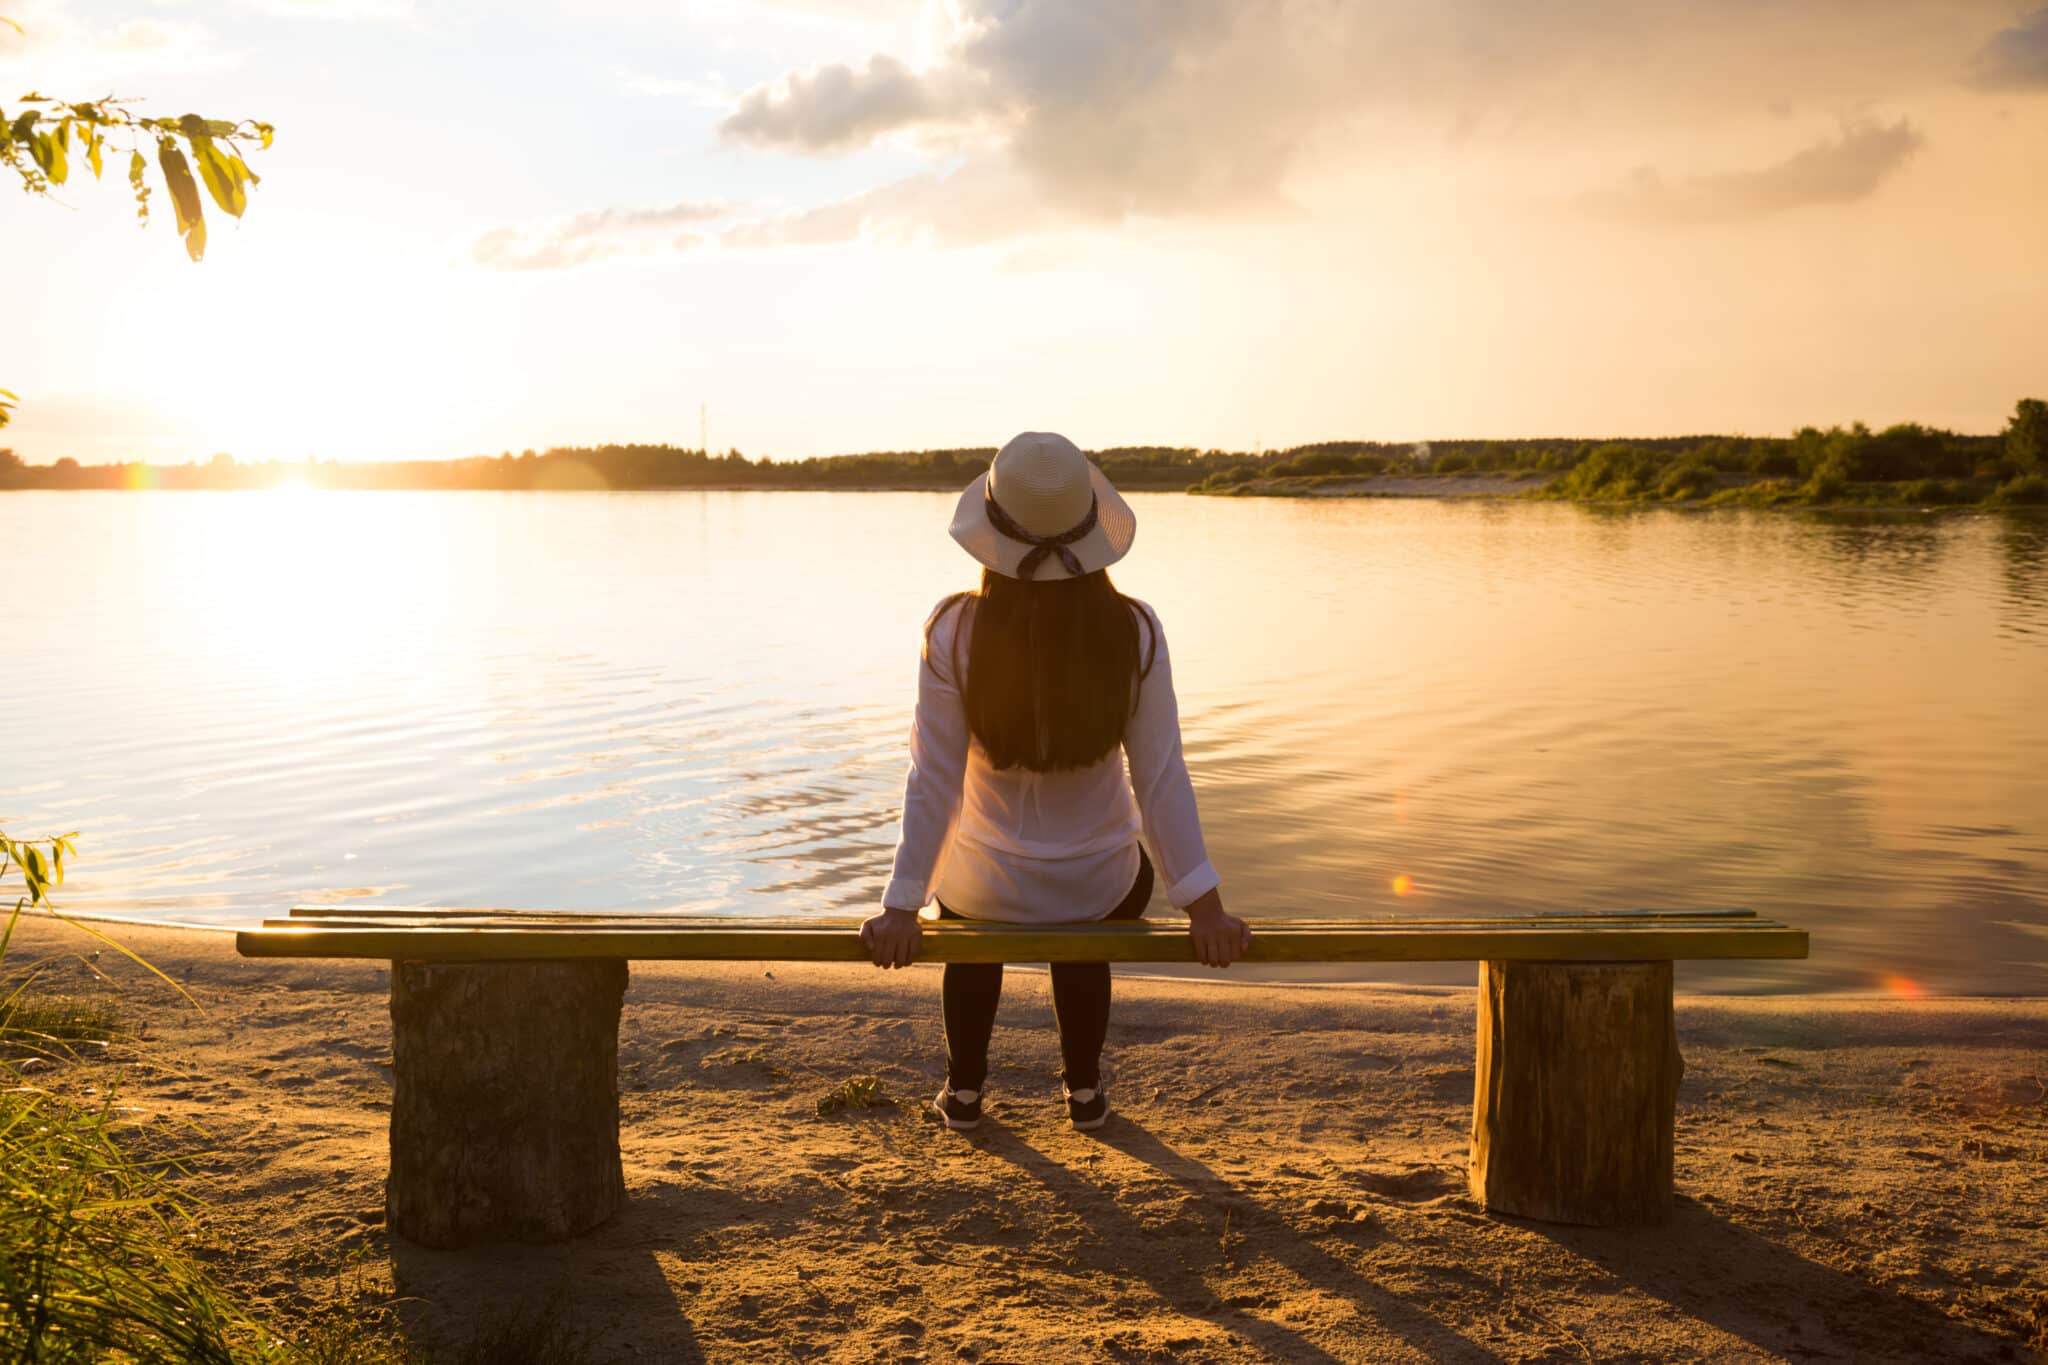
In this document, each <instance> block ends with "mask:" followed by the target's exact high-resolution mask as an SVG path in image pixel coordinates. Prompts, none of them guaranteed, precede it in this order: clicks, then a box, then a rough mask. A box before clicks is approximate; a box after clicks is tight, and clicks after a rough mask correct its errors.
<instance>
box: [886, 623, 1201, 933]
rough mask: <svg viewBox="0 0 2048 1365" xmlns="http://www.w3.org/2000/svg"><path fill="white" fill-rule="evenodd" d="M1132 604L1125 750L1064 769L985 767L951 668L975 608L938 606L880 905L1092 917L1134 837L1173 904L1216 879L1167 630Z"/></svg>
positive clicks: (1044, 917) (921, 670)
mask: <svg viewBox="0 0 2048 1365" xmlns="http://www.w3.org/2000/svg"><path fill="white" fill-rule="evenodd" d="M1137 605H1138V606H1139V608H1140V609H1141V610H1142V611H1143V612H1144V613H1145V617H1146V620H1147V623H1148V624H1149V626H1150V635H1151V641H1150V643H1151V645H1152V650H1151V654H1152V667H1151V671H1150V672H1149V673H1147V674H1146V675H1145V678H1144V681H1143V682H1142V683H1141V684H1140V685H1139V688H1138V705H1137V710H1136V711H1135V713H1133V715H1132V716H1131V719H1130V723H1129V725H1128V726H1127V728H1126V730H1125V732H1124V742H1123V746H1122V747H1121V748H1120V749H1112V750H1111V751H1110V752H1109V753H1108V754H1107V755H1105V756H1104V757H1103V758H1102V759H1101V760H1100V761H1098V762H1096V763H1094V764H1092V765H1091V766H1089V767H1086V768H1078V769H1071V770H1067V771H1063V772H1049V773H1040V772H1032V771H1030V770H1029V769H1026V768H1023V767H1011V768H1006V769H997V768H994V767H991V766H990V764H989V761H988V754H987V752H986V751H985V750H983V748H982V747H981V744H980V742H979V741H977V740H976V739H975V738H974V737H973V735H972V733H971V732H970V730H969V729H968V725H967V711H966V707H965V705H964V704H963V703H962V701H961V695H960V680H959V679H958V678H955V677H954V676H953V669H954V661H955V659H956V658H957V659H958V660H959V661H960V663H961V665H962V667H964V666H965V663H966V659H967V657H968V648H967V646H968V641H967V639H966V638H965V637H962V638H960V639H959V640H958V642H957V643H958V648H957V649H956V648H955V643H956V642H955V635H956V633H958V632H960V631H962V630H968V631H970V632H971V630H972V613H971V612H970V611H968V610H965V609H958V610H953V611H947V612H943V613H942V614H941V615H940V616H939V618H938V619H937V620H936V621H935V622H933V623H932V625H931V631H930V639H929V645H928V647H927V648H926V650H925V652H924V657H923V658H922V660H921V661H920V663H919V667H918V685H917V712H916V715H915V718H914V719H913V721H912V723H911V730H910V774H909V777H908V778H907V780H906V781H905V783H904V789H903V836H902V839H901V840H900V842H898V844H897V845H896V864H895V869H894V873H893V875H892V876H891V878H890V881H889V885H888V888H887V889H886V890H885V891H884V892H883V893H882V904H883V905H885V906H889V907H892V908H894V909H899V910H918V909H921V908H923V907H924V906H925V905H926V904H928V903H929V902H930V901H931V900H932V899H933V898H934V897H937V898H939V899H941V900H943V901H944V902H945V903H946V905H947V906H948V907H949V908H951V909H953V910H955V911H957V912H958V913H960V914H962V915H965V916H967V917H968V918H970V919H989V920H1011V921H1016V922H1021V923H1058V922H1062V921H1074V920H1093V919H1101V918H1102V917H1103V916H1104V915H1106V914H1108V913H1109V912H1110V911H1111V910H1113V909H1115V908H1116V905H1117V903H1118V902H1119V901H1121V900H1122V899H1123V898H1124V896H1125V894H1126V893H1127V892H1128V891H1129V890H1130V887H1131V883H1132V881H1133V880H1134V879H1135V878H1136V876H1137V872H1138V843H1137V840H1138V836H1139V834H1140V832H1141V831H1142V833H1143V835H1144V838H1145V842H1146V843H1147V844H1148V845H1150V847H1151V849H1152V860H1153V862H1154V864H1155V865H1156V866H1157V868H1158V870H1159V873H1160V879H1161V881H1162V882H1163V884H1164V885H1165V887H1166V898H1167V899H1168V900H1169V901H1171V902H1172V903H1173V904H1174V905H1175V906H1176V907H1185V906H1187V905H1189V904H1190V903H1192V902H1193V901H1195V900H1196V899H1198V898H1199V897H1201V896H1202V895H1204V894H1206V893H1207V892H1209V891H1210V890H1212V889H1214V888H1215V887H1216V885H1217V884H1218V880H1219V879H1218V877H1217V875H1216V869H1215V868H1214V867H1212V866H1210V864H1209V857H1208V854H1207V852H1206V851H1205V850H1204V848H1203V846H1202V822H1201V817H1200V815H1199V814H1198V813H1197V812H1196V809H1195V789H1194V785H1193V783H1192V782H1190V781H1189V779H1188V766H1187V762H1186V760H1185V759H1184V758H1183V757H1182V756H1181V744H1180V712H1179V708H1178V707H1177V706H1176V704H1175V702H1174V695H1173V667H1172V664H1171V662H1170V661H1169V659H1168V657H1167V652H1166V633H1165V631H1164V630H1163V629H1162V628H1161V627H1160V624H1159V617H1158V614H1157V613H1156V612H1154V611H1153V610H1152V608H1151V607H1149V606H1147V605H1145V604H1144V603H1142V602H1140V603H1138V604H1137ZM1142 652H1143V651H1141V653H1142ZM1127 756H1128V758H1129V768H1128V771H1127V770H1126V768H1125V759H1126V757H1127Z"/></svg>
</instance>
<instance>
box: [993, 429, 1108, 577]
mask: <svg viewBox="0 0 2048 1365" xmlns="http://www.w3.org/2000/svg"><path fill="white" fill-rule="evenodd" d="M952 531H953V539H955V540H957V541H959V542H960V544H961V546H962V547H963V548H964V549H965V550H966V551H967V553H969V554H971V555H973V556H974V557H975V558H976V559H978V560H980V561H981V562H982V563H983V564H986V565H987V566H988V567H989V568H991V569H994V570H995V571H996V572H997V573H999V574H1002V575H1003V576H1004V577H1006V578H1036V579H1053V578H1077V577H1079V576H1080V575H1082V574H1086V573H1094V572H1095V571H1096V570H1097V569H1106V568H1108V567H1109V566H1110V565H1112V564H1114V563H1116V562H1117V561H1118V560H1119V559H1122V558H1123V557H1124V554H1125V553H1126V552H1127V551H1128V550H1129V549H1130V548H1131V542H1132V541H1133V540H1135V539H1137V536H1138V518H1137V517H1136V516H1135V515H1134V514H1133V513H1132V511H1131V507H1130V504H1129V503H1127V502H1125V501H1124V500H1123V499H1122V498H1121V497H1119V496H1117V491H1116V489H1114V488H1112V487H1110V483H1109V480H1108V479H1106V478H1104V477H1103V474H1102V471H1101V470H1100V469H1097V468H1096V467H1095V464H1094V462H1093V461H1091V460H1090V459H1089V458H1088V457H1087V456H1086V455H1083V454H1082V453H1081V449H1080V447H1079V446H1077V445H1075V444H1074V443H1073V442H1072V441H1069V440H1068V439H1067V438H1066V437H1064V436H1058V435H1055V434H1053V433H1052V432H1049V431H1027V432H1025V433H1023V434H1022V435H1021V436H1017V437H1014V438H1012V440H1011V441H1010V443H1009V444H1008V445H1006V446H1004V447H1003V448H1002V449H1001V450H999V451H997V452H996V458H995V461H994V463H992V464H991V465H989V467H988V472H987V473H986V474H983V475H982V476H981V477H980V478H978V479H976V480H975V481H974V482H973V483H971V484H969V485H968V486H967V491H966V492H964V493H962V494H961V495H960V503H959V505H958V506H957V507H955V508H954V509H953V527H952Z"/></svg>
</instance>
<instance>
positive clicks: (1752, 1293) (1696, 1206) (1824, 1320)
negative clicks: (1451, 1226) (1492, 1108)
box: [1501, 1195, 2028, 1362]
mask: <svg viewBox="0 0 2048 1365" xmlns="http://www.w3.org/2000/svg"><path fill="white" fill-rule="evenodd" d="M1501 1221H1502V1222H1503V1223H1506V1224H1508V1225H1509V1226H1513V1227H1520V1228H1526V1229H1528V1230H1529V1231H1531V1232H1534V1233H1538V1234H1540V1235H1542V1236H1544V1237H1547V1238H1549V1239H1550V1240H1551V1241H1553V1242H1555V1243H1556V1244H1557V1245H1559V1246H1560V1247H1563V1248H1565V1249H1567V1250H1569V1251H1572V1252H1575V1253H1577V1254H1578V1255H1579V1256H1581V1257H1583V1258H1584V1259H1585V1260H1586V1261H1588V1262H1589V1263H1590V1265H1589V1266H1588V1269H1589V1271H1591V1272H1593V1275H1592V1276H1589V1278H1599V1272H1605V1277H1611V1281H1612V1283H1611V1285H1609V1286H1607V1287H1610V1288H1621V1287H1623V1286H1626V1287H1629V1288H1633V1289H1635V1290H1637V1291H1638V1292H1640V1293H1642V1294H1645V1295H1648V1296H1649V1297H1650V1298H1653V1299H1656V1300H1658V1301H1660V1302H1662V1303H1664V1304H1667V1305H1668V1306H1669V1307H1670V1308H1671V1309H1672V1310H1673V1311H1674V1312H1677V1313H1680V1314H1683V1315H1684V1316H1686V1317H1689V1318H1694V1319H1696V1320H1698V1321H1700V1322H1703V1323H1706V1324H1708V1325H1709V1326H1712V1327H1715V1328H1718V1329H1719V1330H1721V1331H1723V1332H1726V1333H1728V1334H1729V1335H1730V1336H1733V1337H1737V1338H1739V1339H1741V1340H1743V1341H1745V1342H1747V1343H1749V1344H1750V1345H1751V1346H1753V1347H1755V1348H1756V1349H1757V1350H1758V1351H1760V1352H1764V1353H1767V1354H1769V1355H1771V1356H1773V1357H1781V1358H1784V1359H1787V1360H1811V1359H1827V1360H1859V1361H1863V1360H1894V1361H1915V1362H1917V1361H1931V1360H1942V1361H2009V1360H2021V1359H2026V1358H2028V1356H2027V1352H2026V1351H2025V1349H2024V1348H2022V1347H2021V1346H2020V1345H2019V1343H2018V1342H2016V1341H2013V1340H2011V1339H2009V1338H2006V1337H2001V1336H1998V1335H1996V1334H1993V1333H1990V1332H1986V1331H1984V1330H1983V1329H1982V1328H1979V1327H1975V1326H1972V1325H1970V1324H1968V1323H1965V1322H1959V1321H1957V1320H1956V1319H1954V1318H1951V1317H1949V1316H1948V1315H1947V1314H1945V1313H1943V1312H1942V1311H1941V1309H1940V1308H1938V1307H1937V1306H1936V1305H1934V1304H1932V1303H1929V1302H1927V1301H1926V1300H1923V1299H1918V1298H1914V1297H1912V1296H1911V1295H1908V1294H1902V1293H1899V1292H1898V1291H1896V1290H1892V1289H1886V1288H1884V1287H1883V1286H1881V1285H1875V1284H1872V1283H1870V1282H1869V1281H1867V1280H1863V1279H1859V1278H1857V1277H1856V1276H1854V1275H1850V1274H1846V1273H1844V1272H1843V1271H1840V1270H1836V1269H1834V1268H1833V1267H1831V1266H1827V1265H1823V1264H1821V1263H1820V1262H1818V1261H1814V1260H1809V1259H1808V1258H1807V1257H1805V1256H1802V1255H1800V1254H1799V1253H1798V1252H1797V1251H1794V1250H1792V1249H1791V1248H1790V1247H1787V1246H1785V1245H1783V1244H1782V1243H1779V1242H1775V1241H1772V1240H1771V1239H1770V1238H1769V1237H1766V1236H1764V1235H1762V1234H1760V1233H1757V1232H1753V1231H1751V1230H1750V1229H1748V1228H1745V1227H1742V1226H1740V1225H1738V1224H1736V1223H1733V1222H1730V1221H1729V1220H1728V1219H1726V1218H1723V1217H1722V1216H1720V1215H1719V1214H1717V1213H1715V1212H1714V1211H1713V1210H1711V1209H1709V1208H1708V1207H1707V1206H1705V1205H1703V1204H1700V1203H1698V1202H1696V1201H1694V1200H1692V1199H1690V1198H1687V1197H1686V1196H1684V1195H1680V1196H1679V1200H1678V1204H1677V1207H1676V1208H1674V1209H1673V1210H1672V1214H1671V1218H1670V1220H1669V1221H1668V1222H1666V1223H1664V1224H1661V1225H1660V1226H1657V1227H1652V1228H1580V1227H1569V1226H1565V1225H1562V1224H1555V1223H1537V1222H1532V1221H1530V1220H1527V1219H1521V1218H1503V1219H1502V1220H1501Z"/></svg>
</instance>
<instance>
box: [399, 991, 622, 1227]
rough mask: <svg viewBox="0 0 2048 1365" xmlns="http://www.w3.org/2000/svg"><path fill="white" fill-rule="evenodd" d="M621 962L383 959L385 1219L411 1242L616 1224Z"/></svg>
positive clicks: (618, 1204)
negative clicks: (386, 1003) (387, 985)
mask: <svg viewBox="0 0 2048 1365" xmlns="http://www.w3.org/2000/svg"><path fill="white" fill-rule="evenodd" d="M625 991H626V964H625V963H624V962H623V961H620V960H618V959H596V960H592V961H584V962H477V963H471V962H394V963H392V964H391V1060H392V1072H393V1077H392V1081H393V1084H392V1097H391V1176H390V1183H389V1184H388V1186H387V1187H386V1191H385V1200H384V1207H385V1217H386V1219H387V1221H388V1223H389V1225H390V1228H391V1230H392V1231H393V1232H395V1233H398V1234H399V1235H400V1236H403V1237H406V1238H408V1239H410V1240H412V1241H414V1242H417V1243H419V1244H420V1245H422V1246H429V1247H460V1246H470V1245H474V1244H476V1243H480V1242H559V1241H563V1240H566V1239H568V1238H570V1237H574V1236H575V1235H576V1234H578V1233H580V1232H585V1231H588V1230H589V1229H591V1228H594V1227H596V1226H597V1225H598V1224H600V1223H602V1222H604V1221H605V1220H606V1219H608V1218H610V1217H612V1216H613V1215H614V1214H616V1213H617V1212H618V1211H619V1209H620V1208H621V1207H622V1206H623V1205H624V1203H625V1198H626V1183H625V1175H624V1172H623V1171H622V1169H621V1167H620V1164H619V1088H618V1067H619V1005H620V1002H621V1000H622V999H623V997H624V995H625Z"/></svg>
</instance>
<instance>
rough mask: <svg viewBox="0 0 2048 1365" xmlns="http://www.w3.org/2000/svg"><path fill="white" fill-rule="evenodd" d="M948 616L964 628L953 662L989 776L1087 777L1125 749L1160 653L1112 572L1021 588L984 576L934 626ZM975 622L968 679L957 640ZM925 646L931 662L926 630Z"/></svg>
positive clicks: (1017, 582)
mask: <svg viewBox="0 0 2048 1365" xmlns="http://www.w3.org/2000/svg"><path fill="white" fill-rule="evenodd" d="M952 612H958V613H960V616H961V619H960V620H959V621H957V622H956V623H955V625H954V633H953V653H954V657H953V658H952V659H951V660H950V661H949V662H950V663H951V664H952V666H953V676H954V678H956V679H959V680H961V700H962V701H963V702H964V703H965V704H966V707H967V727H968V729H969V730H971V731H973V733H974V737H975V738H976V739H978V740H980V741H981V747H982V748H983V749H984V750H986V751H987V753H988V760H989V763H990V764H991V765H992V766H994V767H997V768H1009V767H1013V766H1021V767H1024V768H1028V769H1030V770H1031V771H1033V772H1041V773H1044V772H1057V771H1059V770H1061V769H1063V768H1085V767H1087V766H1089V765H1090V764H1092V763H1096V762H1098V761H1100V760H1101V759H1102V758H1103V757H1105V756H1106V755H1107V754H1108V753H1109V752H1110V751H1111V750H1113V749H1115V748H1116V746H1117V745H1119V744H1121V743H1123V741H1124V727H1125V725H1126V724H1127V723H1128V722H1129V721H1130V718H1131V713H1132V712H1133V711H1134V710H1136V709H1137V705H1138V685H1139V684H1140V683H1141V682H1143V681H1144V678H1145V675H1146V674H1147V673H1150V672H1151V671H1152V659H1153V656H1154V655H1155V654H1156V653H1157V651H1158V643H1157V641H1156V640H1154V639H1153V638H1152V624H1151V622H1150V620H1148V619H1147V618H1146V617H1145V614H1144V612H1143V611H1141V610H1140V609H1139V607H1138V604H1137V603H1136V602H1134V601H1132V600H1131V599H1130V598H1128V597H1126V596H1124V595H1123V594H1122V593H1120V592H1118V591H1117V590H1116V586H1115V585H1114V584H1112V583H1111V582H1110V581H1109V574H1108V573H1107V572H1106V571H1104V570H1101V569H1097V570H1096V571H1095V572H1094V573H1088V574H1082V575H1080V576H1079V577H1078V578H1055V579H1044V580H1039V579H1031V580H1025V579H1017V578H1010V577H1008V576H1006V575H1003V574H999V573H997V572H996V571H995V570H993V569H983V570H982V574H981V590H980V591H979V592H963V593H956V594H954V595H953V596H952V597H949V598H947V599H946V600H945V601H944V602H941V603H940V604H939V608H938V610H937V611H935V612H933V613H932V621H931V625H932V626H936V625H937V624H938V622H939V621H941V620H942V619H944V618H945V617H946V616H947V615H948V614H949V613H952ZM970 614H971V617H972V621H973V630H972V638H971V640H970V642H969V645H968V650H967V668H966V671H965V673H964V675H963V673H962V671H961V668H960V659H959V646H960V635H961V633H962V631H963V630H964V629H965V628H966V626H967V622H968V618H969V616H970ZM1141 637H1142V638H1141ZM925 640H926V648H927V653H929V648H930V640H931V635H930V627H929V626H928V627H927V628H926V636H925Z"/></svg>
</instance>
